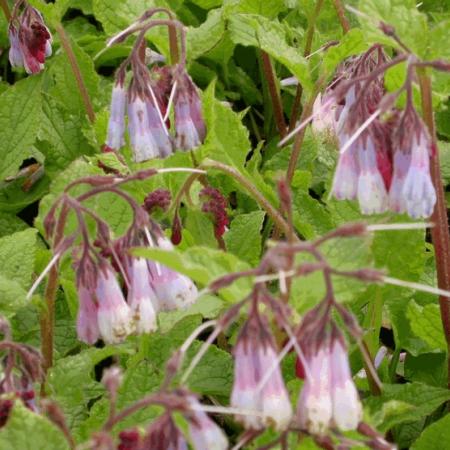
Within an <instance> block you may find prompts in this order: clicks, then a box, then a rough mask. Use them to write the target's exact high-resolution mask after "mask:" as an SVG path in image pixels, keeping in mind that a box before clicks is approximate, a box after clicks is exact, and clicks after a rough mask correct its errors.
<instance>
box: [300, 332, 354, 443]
mask: <svg viewBox="0 0 450 450" xmlns="http://www.w3.org/2000/svg"><path fill="white" fill-rule="evenodd" d="M306 326H307V325H306ZM309 331H311V329H310V330H309ZM304 335H305V339H304V341H303V342H302V348H303V349H304V352H305V356H306V363H307V366H306V368H307V370H305V375H306V378H305V383H304V385H303V388H302V391H301V392H300V396H299V401H298V405H297V416H298V420H299V424H300V426H301V427H302V428H303V429H305V430H307V431H308V432H309V433H311V434H314V435H319V436H320V435H324V434H326V433H327V431H328V429H329V427H330V426H334V427H337V428H339V429H340V430H342V431H348V430H354V429H356V428H357V427H358V424H359V422H360V421H361V418H362V406H361V402H360V400H359V397H358V391H357V389H356V386H355V384H354V382H353V379H352V375H351V371H350V364H349V361H348V355H347V349H346V346H345V342H344V338H343V336H342V334H341V333H340V331H339V330H338V328H337V327H336V326H335V325H334V324H332V329H331V330H330V329H329V328H326V325H323V326H322V327H318V328H317V327H316V329H315V330H313V331H312V333H309V336H308V335H307V334H306V333H304Z"/></svg>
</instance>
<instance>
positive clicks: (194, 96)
mask: <svg viewBox="0 0 450 450" xmlns="http://www.w3.org/2000/svg"><path fill="white" fill-rule="evenodd" d="M177 69H178V68H177ZM177 72H178V73H176V74H175V76H174V80H175V81H176V83H177V88H176V92H175V96H174V110H175V131H176V137H175V146H176V148H178V149H181V150H190V149H193V148H195V147H198V146H199V145H201V144H202V143H203V141H204V140H205V136H206V125H205V121H204V119H203V113H202V103H201V100H200V96H199V95H198V92H197V87H196V86H195V84H194V82H193V81H192V79H191V77H190V76H189V75H188V74H187V72H186V71H184V70H177Z"/></svg>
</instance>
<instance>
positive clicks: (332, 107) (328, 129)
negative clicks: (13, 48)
mask: <svg viewBox="0 0 450 450" xmlns="http://www.w3.org/2000/svg"><path fill="white" fill-rule="evenodd" d="M338 108H339V106H338V104H337V103H336V99H335V96H334V94H333V93H332V92H325V93H324V95H323V97H322V95H321V94H320V93H319V94H318V95H317V97H316V99H315V100H314V105H313V116H314V117H313V120H312V124H311V125H312V129H313V131H314V132H315V133H317V134H326V135H329V136H333V135H334V134H335V133H336V127H337V121H336V111H337V110H338Z"/></svg>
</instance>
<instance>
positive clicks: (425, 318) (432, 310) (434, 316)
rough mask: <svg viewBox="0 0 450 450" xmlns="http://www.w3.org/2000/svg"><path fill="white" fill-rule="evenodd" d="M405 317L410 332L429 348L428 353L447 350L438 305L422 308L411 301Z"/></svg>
mask: <svg viewBox="0 0 450 450" xmlns="http://www.w3.org/2000/svg"><path fill="white" fill-rule="evenodd" d="M406 317H407V318H408V319H409V323H410V326H411V330H412V332H413V333H414V334H415V335H416V336H418V337H419V338H420V339H422V340H423V341H425V342H426V343H427V344H428V345H429V346H430V351H433V350H442V351H445V350H446V349H447V343H446V341H445V336H444V331H443V329H442V321H441V313H440V309H439V305H437V304H435V305H425V306H423V307H422V306H420V305H418V304H417V303H416V302H415V301H414V300H412V301H410V302H409V304H408V309H407V310H406Z"/></svg>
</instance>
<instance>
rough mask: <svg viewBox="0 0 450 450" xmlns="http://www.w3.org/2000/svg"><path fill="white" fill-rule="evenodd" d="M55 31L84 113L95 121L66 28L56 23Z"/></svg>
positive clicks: (90, 119) (92, 121)
mask: <svg viewBox="0 0 450 450" xmlns="http://www.w3.org/2000/svg"><path fill="white" fill-rule="evenodd" d="M56 32H57V33H58V35H59V37H60V39H61V45H62V47H63V49H64V51H65V52H66V55H67V58H68V59H69V63H70V66H71V67H72V71H73V74H74V75H75V80H76V82H77V85H78V89H79V91H80V94H81V98H82V100H83V103H84V107H85V108H86V113H87V116H88V118H89V121H90V122H91V123H94V122H95V112H94V108H93V107H92V103H91V99H90V97H89V93H88V90H87V88H86V84H85V83H84V80H83V75H82V74H81V70H80V66H79V65H78V61H77V58H76V56H75V53H74V52H73V49H72V46H71V44H70V39H69V36H67V33H66V30H64V28H63V26H62V25H61V24H58V25H56Z"/></svg>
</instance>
